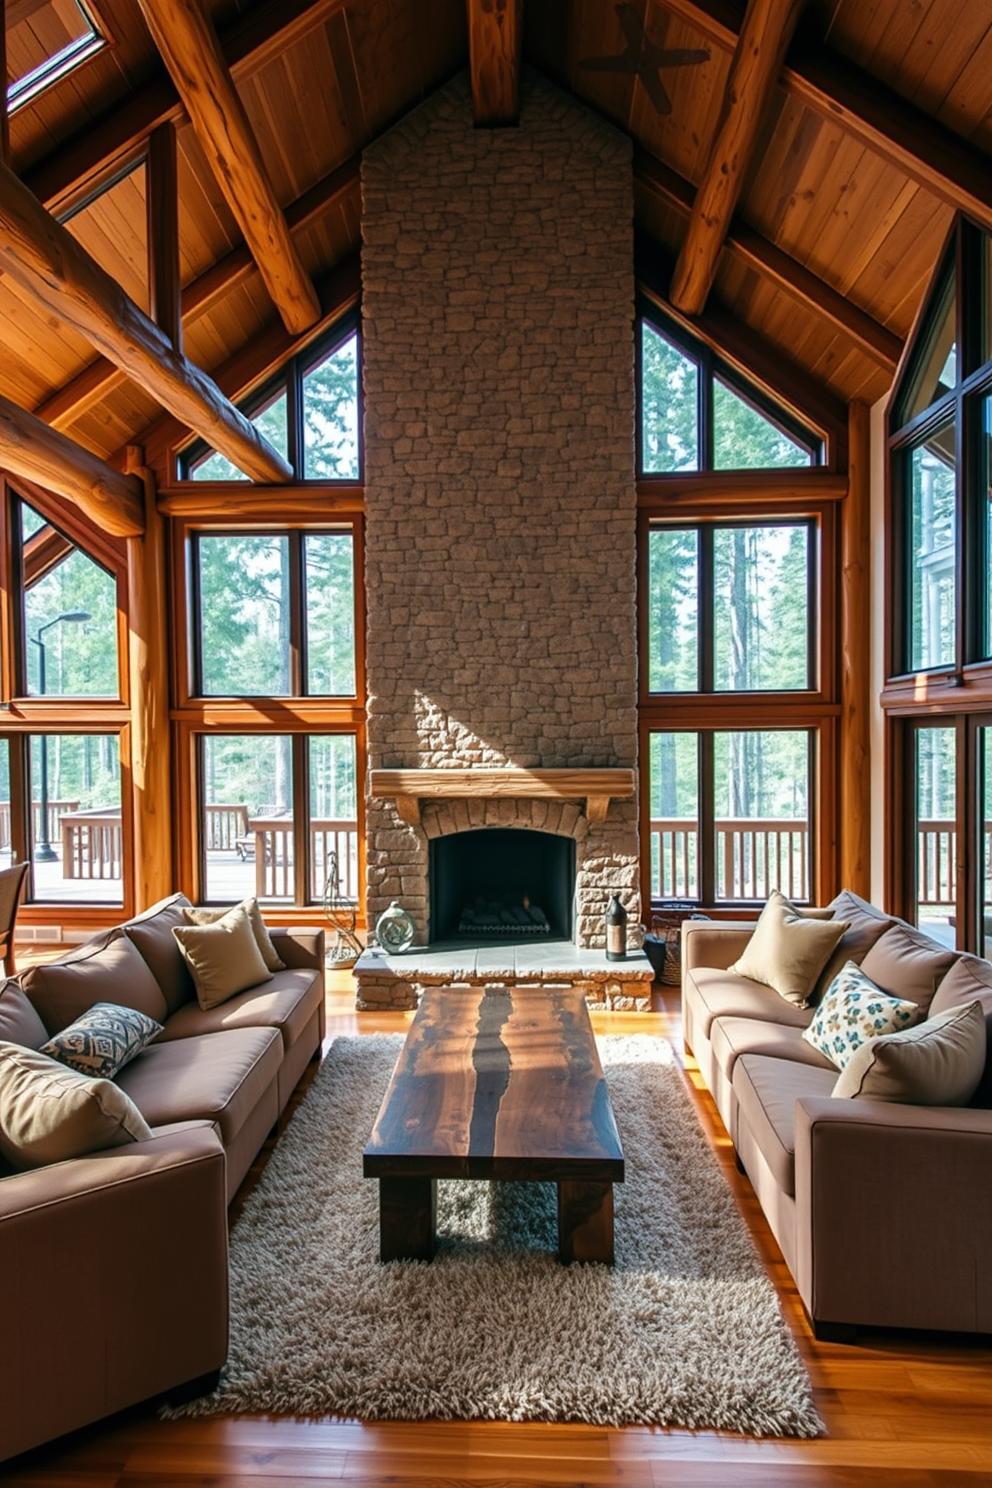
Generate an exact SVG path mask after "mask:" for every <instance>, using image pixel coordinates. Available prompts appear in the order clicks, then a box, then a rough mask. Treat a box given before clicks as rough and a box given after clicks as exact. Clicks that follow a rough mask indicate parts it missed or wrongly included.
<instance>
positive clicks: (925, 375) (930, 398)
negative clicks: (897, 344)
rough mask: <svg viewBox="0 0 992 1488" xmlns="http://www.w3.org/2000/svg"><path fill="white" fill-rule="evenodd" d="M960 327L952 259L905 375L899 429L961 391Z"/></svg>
mask: <svg viewBox="0 0 992 1488" xmlns="http://www.w3.org/2000/svg"><path fill="white" fill-rule="evenodd" d="M956 326H957V293H956V275H955V272H954V263H953V259H949V261H948V262H947V264H946V265H945V267H944V271H943V273H942V274H941V275H940V278H939V279H938V281H937V288H936V291H935V292H934V295H933V298H932V300H931V303H930V306H929V309H928V311H927V313H926V315H925V316H924V320H923V333H922V335H921V336H920V337H919V339H918V340H917V343H916V348H915V350H914V354H913V357H912V360H911V361H910V363H909V365H908V367H907V369H906V372H905V373H904V375H903V381H902V387H901V389H900V391H899V397H898V399H897V402H896V415H895V420H896V425H897V426H898V427H902V425H904V424H909V423H911V422H912V421H913V419H914V418H916V417H917V415H918V414H921V413H923V412H924V411H925V410H926V409H927V408H932V407H933V405H934V404H935V403H939V402H940V400H941V398H943V397H945V396H946V395H947V394H948V393H949V392H951V390H952V389H953V388H955V387H957V384H958V379H959V375H960V373H959V360H960V359H959V357H958V345H957V330H956Z"/></svg>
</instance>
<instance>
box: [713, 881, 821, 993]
mask: <svg viewBox="0 0 992 1488" xmlns="http://www.w3.org/2000/svg"><path fill="white" fill-rule="evenodd" d="M846 929H847V921H846V920H819V919H811V918H810V916H809V915H805V914H803V913H802V911H801V910H798V909H796V908H795V906H794V905H792V904H790V903H789V901H788V899H786V897H785V895H784V894H780V893H779V891H778V889H773V890H772V892H771V894H770V895H769V897H768V903H767V904H766V905H765V907H764V909H763V910H762V911H761V916H760V918H759V920H758V923H757V924H756V925H755V927H754V934H753V935H752V936H751V939H750V940H749V941H748V943H747V945H746V947H745V949H744V953H743V955H742V956H740V957H739V959H738V960H737V961H735V962H734V964H733V966H731V968H730V970H731V971H733V972H736V973H737V975H738V976H743V977H750V978H751V980H752V981H753V982H762V983H763V984H764V985H765V986H766V987H772V988H774V990H775V991H776V992H777V993H778V994H779V996H780V997H784V998H785V1000H786V1002H792V1003H795V1005H796V1006H797V1007H806V1005H807V1003H808V1001H809V995H810V993H811V991H812V990H813V987H814V986H815V984H816V979H817V977H818V976H819V975H820V972H821V971H822V970H823V968H824V966H825V965H826V963H827V959H828V957H829V955H830V953H831V951H832V950H833V949H834V946H836V944H837V942H838V941H839V940H840V938H841V936H842V935H843V934H844V931H845V930H846Z"/></svg>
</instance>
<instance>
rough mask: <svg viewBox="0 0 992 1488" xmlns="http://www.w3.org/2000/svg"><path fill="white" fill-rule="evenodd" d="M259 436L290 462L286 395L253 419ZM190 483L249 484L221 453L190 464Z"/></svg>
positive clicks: (202, 457) (245, 477) (261, 409)
mask: <svg viewBox="0 0 992 1488" xmlns="http://www.w3.org/2000/svg"><path fill="white" fill-rule="evenodd" d="M250 417H251V421H252V423H253V424H254V425H255V428H256V429H257V430H258V432H259V433H260V434H263V435H264V436H265V438H266V439H267V440H268V441H269V443H270V444H271V445H272V447H273V449H276V450H278V451H279V453H280V455H282V457H283V459H284V460H288V458H289V430H288V427H287V422H286V391H285V389H283V390H282V392H280V393H279V394H278V396H277V397H275V398H274V399H272V401H271V402H269V403H267V404H266V405H265V407H264V408H260V409H259V410H258V412H257V413H253V414H251V415H250ZM189 474H190V479H191V480H198V481H246V480H247V479H248V477H247V476H246V475H245V474H244V472H243V471H241V470H239V469H238V467H237V466H236V465H232V464H231V462H230V460H229V459H228V458H227V456H226V455H222V454H221V453H220V452H219V451H218V450H213V451H211V452H209V453H207V454H204V455H202V456H201V457H200V459H199V460H198V461H197V462H196V463H191V464H190V470H189Z"/></svg>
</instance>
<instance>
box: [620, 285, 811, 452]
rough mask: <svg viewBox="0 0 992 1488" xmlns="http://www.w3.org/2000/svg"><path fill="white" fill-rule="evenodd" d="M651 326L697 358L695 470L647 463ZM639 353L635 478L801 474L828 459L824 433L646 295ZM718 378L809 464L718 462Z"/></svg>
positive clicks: (640, 300)
mask: <svg viewBox="0 0 992 1488" xmlns="http://www.w3.org/2000/svg"><path fill="white" fill-rule="evenodd" d="M645 323H646V324H647V325H649V326H650V327H651V329H652V330H653V331H654V332H655V333H656V334H657V335H659V336H661V337H662V339H663V340H665V341H667V342H669V344H670V345H672V346H674V347H675V349H676V350H677V351H679V352H680V353H681V354H682V355H683V356H684V357H687V358H688V360H689V361H691V362H694V363H695V365H696V367H697V369H698V394H697V400H696V443H697V449H698V451H699V464H698V466H697V468H696V469H695V470H646V469H645V467H644V353H643V342H642V336H643V327H644V325H645ZM636 326H637V330H636V343H635V349H636V355H635V358H634V386H635V393H636V398H637V404H636V407H637V416H636V441H635V449H636V459H637V479H638V480H639V481H679V480H683V481H684V480H686V479H691V478H695V479H698V478H699V477H700V476H702V475H716V476H719V477H721V478H726V477H733V476H745V477H750V478H752V479H753V478H755V477H760V476H762V475H773V476H778V477H779V478H782V477H783V476H787V475H793V476H801V475H803V474H805V473H807V472H809V471H811V470H817V469H820V468H822V467H823V465H824V463H825V460H826V446H825V441H824V439H823V436H822V435H820V434H818V433H817V432H816V430H815V429H814V428H812V426H810V425H806V424H803V423H801V422H800V421H799V420H798V419H796V418H795V417H794V416H793V415H792V414H790V413H789V412H788V411H787V410H786V409H784V408H782V407H780V406H778V405H777V404H775V403H774V402H773V400H772V399H770V398H769V397H767V395H766V394H764V393H763V392H761V391H760V390H759V389H758V388H756V387H754V386H752V385H751V384H750V383H748V382H747V381H746V379H745V378H743V377H742V376H741V375H740V373H739V372H737V371H736V370H735V369H734V368H733V367H731V366H730V364H729V363H728V362H726V361H725V360H724V359H723V358H722V357H720V356H718V355H717V354H716V353H715V352H714V351H713V350H712V348H711V347H709V346H707V345H706V343H705V342H703V341H697V340H696V339H695V338H694V337H693V336H691V335H689V333H688V332H687V331H686V330H685V329H683V327H682V326H680V325H678V324H676V322H675V321H673V320H671V319H669V317H668V316H666V315H665V314H664V312H663V311H662V310H661V309H659V307H658V306H657V305H656V304H655V303H654V302H653V301H652V300H649V299H648V298H647V297H646V296H644V295H641V296H639V297H638V302H637V322H636ZM716 377H718V378H719V379H720V381H721V382H723V383H725V384H726V385H727V387H729V388H730V390H731V392H733V393H734V395H735V396H736V397H738V398H740V400H741V402H743V403H746V404H747V405H748V407H749V408H752V409H753V410H754V412H755V413H758V414H760V415H761V417H762V418H764V419H767V420H768V422H769V423H770V424H772V425H774V427H775V428H776V429H778V430H779V432H780V433H781V434H783V435H784V436H785V437H786V438H787V439H790V440H791V441H792V442H793V443H794V444H797V445H799V446H800V448H802V449H805V450H807V451H808V452H809V455H810V461H809V464H808V465H792V466H782V465H769V466H767V467H764V468H763V467H760V466H759V467H755V466H752V465H744V466H740V467H739V468H734V469H728V468H727V467H724V466H720V467H717V466H716V465H714V445H715V440H714V433H713V380H714V378H716Z"/></svg>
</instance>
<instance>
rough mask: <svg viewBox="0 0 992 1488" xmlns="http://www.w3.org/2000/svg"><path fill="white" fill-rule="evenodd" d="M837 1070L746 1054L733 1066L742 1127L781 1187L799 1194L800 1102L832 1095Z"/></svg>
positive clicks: (739, 1124) (739, 1122)
mask: <svg viewBox="0 0 992 1488" xmlns="http://www.w3.org/2000/svg"><path fill="white" fill-rule="evenodd" d="M835 1084H836V1073H835V1071H834V1070H832V1069H814V1068H812V1066H810V1065H808V1064H794V1063H793V1062H792V1060H791V1059H776V1058H774V1057H770V1056H768V1055H765V1054H742V1055H741V1057H740V1059H738V1061H737V1063H736V1064H735V1065H734V1094H735V1095H736V1097H737V1104H738V1127H739V1128H741V1127H744V1126H746V1127H747V1128H748V1130H749V1132H750V1134H751V1136H752V1137H753V1139H754V1142H755V1145H756V1146H757V1148H758V1151H759V1152H760V1153H761V1155H762V1157H763V1158H764V1160H765V1162H766V1163H767V1164H768V1167H769V1169H770V1170H771V1173H772V1175H773V1177H774V1179H775V1181H776V1183H777V1184H778V1185H779V1187H780V1188H781V1189H783V1190H784V1191H785V1193H787V1194H790V1195H793V1196H794V1195H795V1192H796V1101H797V1100H799V1099H800V1098H801V1097H802V1096H821V1095H829V1094H830V1093H831V1091H832V1090H833V1088H834V1085H835Z"/></svg>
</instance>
